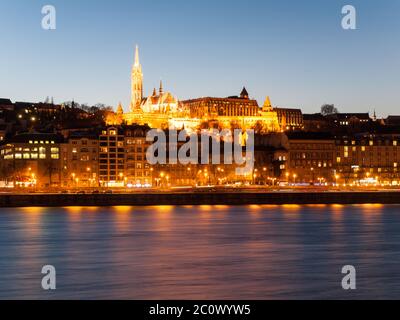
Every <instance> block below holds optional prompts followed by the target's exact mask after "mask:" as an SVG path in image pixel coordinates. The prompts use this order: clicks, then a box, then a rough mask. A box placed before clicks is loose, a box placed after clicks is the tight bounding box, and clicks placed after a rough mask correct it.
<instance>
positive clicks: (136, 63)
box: [134, 45, 140, 67]
mask: <svg viewBox="0 0 400 320" xmlns="http://www.w3.org/2000/svg"><path fill="white" fill-rule="evenodd" d="M139 66H140V62H139V47H138V45H136V49H135V64H134V67H139Z"/></svg>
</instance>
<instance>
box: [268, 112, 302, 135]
mask: <svg viewBox="0 0 400 320" xmlns="http://www.w3.org/2000/svg"><path fill="white" fill-rule="evenodd" d="M274 111H275V112H276V114H277V116H278V122H279V127H280V128H281V130H282V131H295V130H302V129H303V127H304V124H303V114H302V112H301V110H300V109H291V108H274Z"/></svg>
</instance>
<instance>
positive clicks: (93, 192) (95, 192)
mask: <svg viewBox="0 0 400 320" xmlns="http://www.w3.org/2000/svg"><path fill="white" fill-rule="evenodd" d="M98 193H100V191H99V190H93V191H92V194H98Z"/></svg>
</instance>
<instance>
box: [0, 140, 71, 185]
mask: <svg viewBox="0 0 400 320" xmlns="http://www.w3.org/2000/svg"><path fill="white" fill-rule="evenodd" d="M63 141H64V139H63V137H62V136H60V135H57V134H41V133H24V134H19V135H16V136H14V137H13V138H11V139H10V140H9V141H8V142H7V143H6V144H3V145H1V147H0V159H1V161H0V169H1V173H2V177H3V179H4V181H5V184H7V183H8V182H10V185H15V186H16V187H18V186H21V187H22V186H28V185H29V186H35V187H39V188H50V187H59V186H60V185H61V166H60V163H61V161H60V148H61V145H62V143H63Z"/></svg>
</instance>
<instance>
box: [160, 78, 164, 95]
mask: <svg viewBox="0 0 400 320" xmlns="http://www.w3.org/2000/svg"><path fill="white" fill-rule="evenodd" d="M163 92H164V91H163V85H162V80H160V96H161V95H162V94H163Z"/></svg>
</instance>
